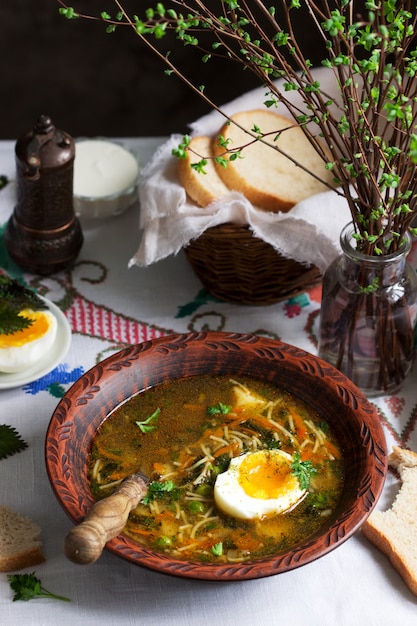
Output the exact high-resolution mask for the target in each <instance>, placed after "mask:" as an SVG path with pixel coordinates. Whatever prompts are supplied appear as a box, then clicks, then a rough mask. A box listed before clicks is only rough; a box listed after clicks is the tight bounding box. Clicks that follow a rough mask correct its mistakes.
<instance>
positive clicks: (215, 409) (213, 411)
mask: <svg viewBox="0 0 417 626" xmlns="http://www.w3.org/2000/svg"><path fill="white" fill-rule="evenodd" d="M231 410H232V407H231V406H230V405H228V404H223V402H218V403H217V404H215V405H214V406H209V407H207V413H208V414H209V415H217V414H218V413H221V415H227V413H230V411H231Z"/></svg>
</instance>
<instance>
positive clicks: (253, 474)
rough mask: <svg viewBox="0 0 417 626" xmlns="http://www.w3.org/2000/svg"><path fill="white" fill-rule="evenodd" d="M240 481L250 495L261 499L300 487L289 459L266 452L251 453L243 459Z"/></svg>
mask: <svg viewBox="0 0 417 626" xmlns="http://www.w3.org/2000/svg"><path fill="white" fill-rule="evenodd" d="M238 482H239V484H240V486H241V487H242V489H243V490H244V492H245V493H246V494H247V495H248V496H250V497H252V498H258V499H261V500H267V499H276V498H279V497H280V496H282V495H284V494H286V493H288V492H291V491H293V490H294V489H296V488H297V487H298V482H297V478H296V477H295V476H294V475H293V474H292V471H291V466H290V464H289V463H288V462H287V460H286V459H284V458H281V457H277V456H276V455H272V454H268V453H266V454H265V452H255V453H253V454H249V455H248V456H247V457H246V458H245V459H244V460H243V461H242V463H241V465H240V467H239V475H238Z"/></svg>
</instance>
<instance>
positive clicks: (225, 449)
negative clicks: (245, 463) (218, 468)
mask: <svg viewBox="0 0 417 626" xmlns="http://www.w3.org/2000/svg"><path fill="white" fill-rule="evenodd" d="M238 450H239V444H238V443H237V441H233V442H232V443H229V444H228V445H227V446H222V447H221V448H219V449H218V450H216V451H215V452H213V456H214V458H215V459H216V458H217V457H219V456H221V455H222V454H229V453H230V456H233V453H234V452H238Z"/></svg>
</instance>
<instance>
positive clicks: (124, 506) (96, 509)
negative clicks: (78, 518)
mask: <svg viewBox="0 0 417 626" xmlns="http://www.w3.org/2000/svg"><path fill="white" fill-rule="evenodd" d="M147 485H148V479H147V478H146V477H145V476H144V475H143V474H141V473H140V472H138V473H136V474H134V475H132V476H129V478H126V479H125V480H124V481H123V482H122V483H121V484H120V487H119V488H118V489H117V490H116V491H115V492H114V493H113V494H112V495H111V496H109V497H108V498H104V499H103V500H99V501H98V502H96V503H95V504H94V506H93V507H92V509H91V510H90V512H89V513H88V514H87V515H86V517H85V519H84V521H83V522H81V523H80V524H79V525H78V526H74V528H72V529H71V530H70V531H69V533H68V534H67V536H66V537H65V543H64V552H65V555H66V556H67V558H68V559H69V560H70V561H73V562H74V563H79V564H81V565H85V564H87V563H94V561H96V560H97V559H98V558H99V556H100V555H101V553H102V551H103V548H104V546H105V544H106V543H107V542H108V541H110V539H114V537H117V535H118V534H119V533H120V532H121V531H122V530H123V528H124V526H125V524H126V522H127V518H128V516H129V513H130V511H132V509H134V508H135V507H136V506H137V505H138V504H139V502H140V501H141V500H142V498H143V497H144V496H145V494H146V491H147Z"/></svg>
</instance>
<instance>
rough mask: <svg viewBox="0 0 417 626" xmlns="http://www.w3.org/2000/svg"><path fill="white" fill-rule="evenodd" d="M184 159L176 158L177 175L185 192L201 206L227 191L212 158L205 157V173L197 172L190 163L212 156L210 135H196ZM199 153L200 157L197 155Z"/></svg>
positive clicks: (220, 196)
mask: <svg viewBox="0 0 417 626" xmlns="http://www.w3.org/2000/svg"><path fill="white" fill-rule="evenodd" d="M189 148H190V149H191V150H192V151H194V152H195V153H196V154H194V152H190V151H187V157H186V158H185V159H178V164H177V168H178V177H179V179H180V182H181V184H182V186H183V187H184V189H185V190H186V192H187V194H188V195H189V196H190V198H192V200H194V202H195V203H196V204H198V205H199V206H201V207H206V206H207V205H209V204H210V203H211V202H213V201H214V200H217V199H218V198H222V197H223V196H225V195H226V194H227V193H229V191H230V190H229V188H228V187H227V186H226V185H225V183H224V182H223V180H222V179H221V178H220V176H219V175H218V173H217V170H216V168H215V166H214V162H213V160H212V159H209V158H208V159H207V165H205V166H204V171H205V174H203V173H202V172H197V171H196V170H195V169H193V168H192V167H191V163H197V162H198V161H200V160H201V158H203V157H204V158H206V157H212V156H213V153H212V140H211V139H210V137H205V136H200V135H199V136H197V137H193V138H192V139H191V141H190V144H189ZM197 155H201V158H199V156H197Z"/></svg>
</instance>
